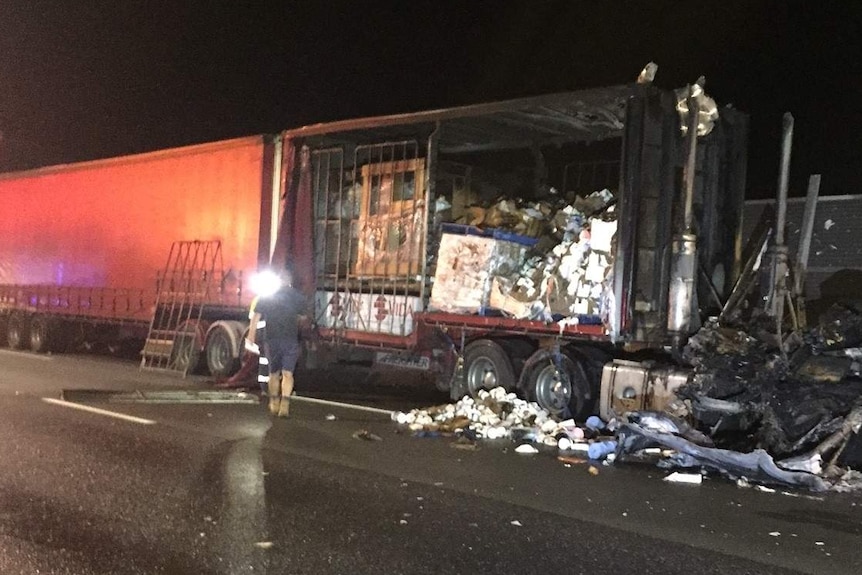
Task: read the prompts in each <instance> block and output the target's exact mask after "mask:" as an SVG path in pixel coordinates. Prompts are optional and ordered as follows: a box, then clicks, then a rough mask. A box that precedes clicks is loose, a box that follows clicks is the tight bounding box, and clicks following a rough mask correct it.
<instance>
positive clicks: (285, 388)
mask: <svg viewBox="0 0 862 575" xmlns="http://www.w3.org/2000/svg"><path fill="white" fill-rule="evenodd" d="M279 279H280V280H281V285H280V287H279V288H278V289H277V290H276V291H275V292H274V293H273V294H272V295H270V296H266V297H260V299H259V300H258V302H257V305H256V306H255V308H254V316H253V317H252V319H251V325H252V326H256V325H258V322H260V321H261V320H262V321H263V322H264V323H265V327H264V328H263V329H264V333H265V336H266V337H265V341H264V354H265V356H266V358H267V360H268V363H269V381H268V382H267V388H268V395H269V411H270V413H272V414H273V415H278V416H279V417H287V416H288V415H289V413H290V396H291V394H292V393H293V385H294V378H293V372H294V370H295V369H296V362H297V360H298V359H299V351H300V347H299V345H300V344H299V323H300V320H301V318H303V317H304V316H305V313H306V301H305V296H303V295H302V293H300V292H299V291H298V290H296V289H294V288H293V285H292V281H291V276H290V273H289V272H288V271H286V270H285V271H283V272H281V273H280V274H279ZM253 334H254V332H253V331H251V330H249V336H248V339H249V342H250V343H251V344H252V345H253V344H254V335H253Z"/></svg>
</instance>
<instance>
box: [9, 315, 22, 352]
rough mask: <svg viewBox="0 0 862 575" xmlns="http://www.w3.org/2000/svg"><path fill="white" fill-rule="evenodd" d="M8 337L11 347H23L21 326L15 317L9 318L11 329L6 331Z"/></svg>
mask: <svg viewBox="0 0 862 575" xmlns="http://www.w3.org/2000/svg"><path fill="white" fill-rule="evenodd" d="M6 339H7V340H8V342H9V347H10V348H12V349H18V348H19V347H21V326H19V325H18V322H17V321H16V320H14V319H11V320H9V330H8V331H7V333H6Z"/></svg>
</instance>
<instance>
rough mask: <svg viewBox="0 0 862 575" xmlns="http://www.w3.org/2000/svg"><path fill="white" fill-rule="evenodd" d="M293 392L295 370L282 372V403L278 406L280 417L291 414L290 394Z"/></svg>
mask: <svg viewBox="0 0 862 575" xmlns="http://www.w3.org/2000/svg"><path fill="white" fill-rule="evenodd" d="M291 393H293V372H292V371H282V372H281V405H280V406H279V408H278V416H279V417H287V416H288V415H289V414H290V394H291Z"/></svg>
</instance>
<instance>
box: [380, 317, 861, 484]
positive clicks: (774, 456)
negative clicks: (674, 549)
mask: <svg viewBox="0 0 862 575" xmlns="http://www.w3.org/2000/svg"><path fill="white" fill-rule="evenodd" d="M759 335H760V334H759V333H758V327H757V325H756V324H752V327H750V329H749V331H742V330H739V329H732V328H728V327H723V326H720V325H719V324H718V323H717V322H715V321H711V322H708V323H707V324H706V325H705V326H704V327H703V328H702V329H701V330H700V331H699V332H698V333H697V334H695V335H694V336H693V337H692V338H691V339H690V341H689V343H688V345H687V347H686V348H685V350H684V352H683V359H684V361H686V362H687V363H688V364H689V365H690V366H691V367H692V368H693V375H692V377H691V378H690V379H689V383H687V384H685V385H683V386H682V387H680V388H679V389H678V390H677V392H676V396H677V399H676V400H675V401H673V402H671V403H670V404H669V405H668V407H667V408H666V410H665V411H663V412H657V411H631V412H628V413H624V414H619V415H618V416H617V417H615V418H613V419H612V420H611V421H608V422H603V421H601V420H600V419H599V418H598V417H595V416H593V417H590V418H589V419H588V420H587V422H586V424H585V425H584V426H578V425H576V424H575V422H574V421H573V420H567V421H556V420H555V419H554V418H553V417H551V415H550V414H549V413H548V412H547V411H545V410H543V409H541V408H540V407H539V406H538V405H537V404H535V403H531V402H527V401H524V400H522V399H519V398H518V397H517V396H516V395H515V394H514V393H507V392H506V390H505V389H503V388H496V389H493V390H491V391H485V390H482V391H480V392H479V394H478V397H477V398H476V399H473V398H472V397H469V396H467V397H464V398H463V399H461V400H460V401H458V402H457V403H454V404H447V405H440V406H435V407H431V408H427V409H416V410H413V411H410V412H407V413H402V412H397V413H395V414H393V420H394V421H396V422H397V423H399V424H401V425H404V426H407V427H408V428H409V429H410V430H412V431H414V432H415V433H417V435H423V436H429V435H430V436H434V435H441V434H447V433H452V434H458V435H460V436H461V437H462V438H467V439H470V440H475V439H511V440H514V441H516V442H518V443H520V444H522V445H523V444H525V443H535V444H540V445H541V446H546V447H544V448H543V449H548V448H552V447H556V448H557V452H558V453H559V454H560V455H561V456H562V458H561V461H564V460H565V461H564V462H567V463H571V462H572V461H577V462H581V461H587V460H589V461H605V462H606V463H612V462H626V461H641V462H643V461H647V462H652V463H655V464H657V465H658V466H659V467H662V468H665V469H669V470H682V471H686V470H692V471H694V472H695V474H696V473H702V474H709V473H716V474H719V475H722V476H725V477H728V478H730V479H732V480H735V481H737V482H738V483H739V484H741V485H749V484H752V483H753V484H760V485H772V486H783V487H793V488H801V489H808V490H812V491H825V490H829V489H832V490H838V491H842V490H851V489H862V379H860V378H859V377H858V371H856V368H854V367H853V365H854V363H856V362H858V358H859V357H860V356H862V353H857V352H855V351H853V350H852V349H851V348H848V347H846V346H849V345H853V346H856V345H859V344H860V343H862V314H859V313H856V312H855V311H853V310H852V309H849V308H844V309H836V310H833V311H831V312H830V313H829V314H827V315H826V316H824V321H822V322H821V324H820V325H819V326H818V327H816V328H813V329H811V330H809V331H808V332H807V333H805V334H802V335H800V337H798V338H796V339H795V341H796V343H795V344H794V345H793V346H792V347H790V348H789V349H788V348H787V347H785V350H784V351H785V354H782V353H781V352H780V350H779V349H778V348H775V347H772V346H770V345H769V344H767V343H764V342H765V341H769V340H768V338H767V337H759ZM791 339H792V338H791ZM788 341H790V339H788ZM842 346H844V347H842ZM827 354H831V355H827ZM785 355H786V357H785ZM824 358H828V359H829V361H830V364H829V366H828V367H829V368H828V369H823V368H822V367H821V368H817V367H816V366H817V364H818V362H822V361H823V359H824ZM839 360H840V362H841V365H843V367H841V366H838V365H837V362H839ZM836 374H838V375H837V376H836ZM523 451H524V452H526V451H528V448H523ZM529 451H530V452H533V450H529ZM570 452H577V453H576V455H577V457H575V458H571V457H569V456H568V455H567V454H568V453H570ZM669 481H674V482H683V483H698V481H697V480H696V479H695V478H692V477H688V476H685V474H684V473H683V475H677V476H675V478H674V479H673V480H669Z"/></svg>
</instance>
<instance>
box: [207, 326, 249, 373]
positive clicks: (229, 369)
mask: <svg viewBox="0 0 862 575" xmlns="http://www.w3.org/2000/svg"><path fill="white" fill-rule="evenodd" d="M244 329H245V326H244V325H242V324H241V323H240V322H236V321H223V322H222V321H220V322H216V323H214V324H213V325H212V327H211V328H210V330H209V333H208V334H207V342H206V356H207V369H209V372H210V375H212V376H213V377H216V378H219V379H221V378H227V377H230V376H231V375H233V374H234V373H236V370H237V369H238V368H239V360H240V342H241V340H242V334H243V331H244Z"/></svg>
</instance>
